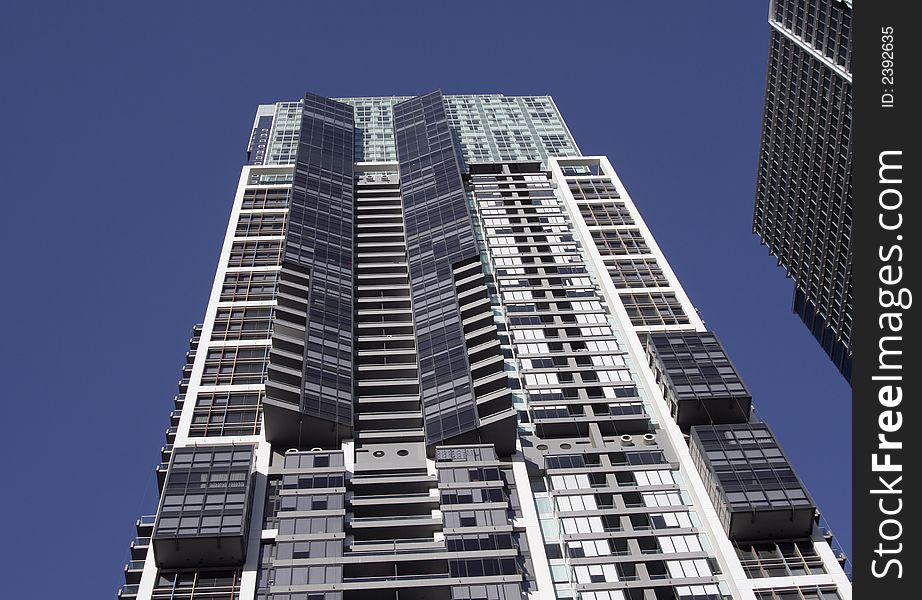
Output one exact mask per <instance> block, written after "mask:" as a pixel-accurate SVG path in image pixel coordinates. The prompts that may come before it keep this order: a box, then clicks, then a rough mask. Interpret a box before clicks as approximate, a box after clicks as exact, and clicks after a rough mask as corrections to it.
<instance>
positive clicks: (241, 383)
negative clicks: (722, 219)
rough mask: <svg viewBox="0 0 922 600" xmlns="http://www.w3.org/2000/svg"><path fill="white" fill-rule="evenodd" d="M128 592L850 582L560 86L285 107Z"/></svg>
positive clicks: (659, 589) (275, 118)
mask: <svg viewBox="0 0 922 600" xmlns="http://www.w3.org/2000/svg"><path fill="white" fill-rule="evenodd" d="M175 405H176V409H175V411H174V412H173V413H172V414H171V427H170V429H169V430H167V445H166V446H164V448H163V449H162V461H163V462H162V463H161V464H160V466H159V467H158V468H157V475H158V481H159V484H160V502H159V508H158V511H157V514H156V515H155V516H153V517H142V518H141V519H140V520H139V521H138V538H136V539H135V540H134V541H133V542H132V545H131V553H132V559H133V560H132V561H131V562H130V563H129V564H128V565H127V567H126V570H125V574H126V579H127V583H126V585H125V587H123V588H122V590H121V591H120V593H119V597H120V598H122V599H128V598H139V599H144V600H153V599H156V600H167V599H169V600H205V599H209V600H216V599H220V600H238V599H239V600H251V599H258V600H366V599H372V600H417V599H420V600H422V599H425V600H512V599H516V600H525V599H528V600H551V599H554V598H560V599H564V598H573V599H579V600H666V599H672V600H675V599H678V600H718V599H721V600H723V599H730V598H734V599H744V600H755V599H758V600H782V599H783V600H791V599H794V598H797V599H800V600H848V599H849V598H850V597H851V587H850V583H849V581H848V578H847V576H846V574H845V573H844V571H843V569H842V567H841V565H840V563H839V557H837V556H836V554H835V553H834V551H833V550H832V549H831V547H830V537H829V535H828V533H827V532H826V531H825V530H824V529H823V528H822V527H820V526H819V525H818V518H817V512H816V507H815V506H814V503H813V501H812V500H811V498H810V496H809V495H808V493H807V491H806V490H805V489H804V486H803V484H802V483H801V481H800V480H799V479H798V477H797V476H796V475H795V473H794V471H793V470H792V468H791V466H790V464H789V462H788V460H787V459H786V458H785V455H784V453H783V452H782V451H781V449H780V448H779V446H778V444H777V441H776V439H775V437H774V435H773V434H772V432H771V430H770V429H769V428H768V426H767V425H765V424H764V423H761V422H759V421H758V420H757V419H755V418H754V417H753V412H752V406H751V405H752V398H751V396H750V394H749V392H748V391H747V389H746V386H745V385H744V384H743V382H742V381H741V379H740V377H739V375H738V373H737V371H736V369H735V368H734V367H733V364H732V363H731V362H730V360H729V358H728V357H727V355H726V354H725V352H724V350H723V347H722V346H721V344H720V342H719V340H718V339H717V336H716V335H715V334H714V333H713V332H711V331H708V330H707V329H706V328H705V326H704V324H703V323H702V321H701V320H700V318H699V317H698V314H697V312H696V311H695V309H694V307H693V306H692V305H691V303H690V302H689V299H688V297H687V296H686V295H685V292H684V291H683V290H682V287H681V286H680V285H679V282H678V281H677V280H676V277H675V275H674V274H673V272H672V270H671V269H670V268H669V264H668V263H667V261H666V259H665V258H664V257H663V255H662V253H661V252H660V249H659V247H658V246H657V244H656V242H655V240H654V239H653V237H652V236H651V235H650V231H649V230H648V229H647V227H646V225H645V224H644V222H643V219H642V218H641V217H640V214H639V213H638V212H637V209H636V207H635V206H634V203H633V201H632V200H631V197H630V195H629V194H628V192H627V191H626V190H625V189H624V186H623V185H622V184H621V181H620V180H619V179H618V176H617V174H616V173H615V171H614V169H613V168H612V166H611V164H609V162H608V160H607V159H606V158H604V157H599V156H582V155H581V154H580V152H579V150H578V148H577V146H576V143H575V142H574V140H573V137H572V136H571V135H570V132H569V131H568V130H567V127H566V125H565V124H564V122H563V119H562V118H561V117H560V114H559V112H558V110H557V107H556V106H555V104H554V102H553V101H552V100H551V98H550V97H547V96H526V97H506V96H502V95H471V96H443V95H442V94H441V93H440V92H432V93H429V94H425V95H422V96H417V97H406V98H397V97H378V98H342V99H335V100H334V99H328V98H323V97H320V96H316V95H313V94H307V95H306V96H305V98H304V99H303V100H300V101H297V102H280V103H277V104H273V105H266V106H260V107H259V109H258V111H257V116H256V120H255V123H254V126H253V133H252V138H251V140H250V144H249V161H248V163H247V164H246V165H245V166H244V167H243V169H242V173H241V175H240V183H239V185H238V188H237V193H236V196H235V198H234V203H233V209H232V212H231V217H230V222H229V224H228V229H227V234H226V237H225V240H224V246H223V248H222V251H221V256H220V259H219V261H218V268H217V274H216V276H215V280H214V286H213V289H212V293H211V298H210V301H209V304H208V308H207V310H206V313H205V319H204V322H203V324H202V325H199V326H196V327H195V328H194V329H193V333H192V339H191V343H190V351H189V353H188V354H187V360H186V366H185V368H184V370H183V378H182V380H181V382H180V393H179V395H178V396H177V397H176V399H175Z"/></svg>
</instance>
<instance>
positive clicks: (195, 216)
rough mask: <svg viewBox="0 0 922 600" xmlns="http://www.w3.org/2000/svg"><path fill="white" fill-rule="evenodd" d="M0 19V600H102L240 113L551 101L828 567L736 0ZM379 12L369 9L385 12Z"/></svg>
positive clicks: (147, 8) (823, 397)
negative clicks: (771, 434) (761, 180)
mask: <svg viewBox="0 0 922 600" xmlns="http://www.w3.org/2000/svg"><path fill="white" fill-rule="evenodd" d="M332 4H333V3H319V2H318V3H304V2H274V3H266V4H265V5H262V4H257V3H246V4H244V3H235V2H220V3H219V2H188V3H170V2H166V3H164V2H157V3H130V2H125V3H114V2H113V3H100V2H86V3H84V2H44V3H12V2H10V3H6V4H5V6H4V8H3V9H0V10H2V12H0V67H2V74H3V82H4V84H5V85H4V86H3V93H2V94H0V103H2V114H3V115H4V117H5V123H4V127H3V132H4V134H5V136H4V137H5V139H4V143H3V144H2V146H0V155H2V156H0V175H2V181H3V184H4V193H3V197H4V213H5V215H4V218H3V219H0V248H2V252H0V261H2V271H3V276H4V278H5V281H6V283H5V285H4V293H3V294H0V303H2V310H3V314H4V315H6V317H5V320H4V335H3V343H2V346H0V348H2V361H0V365H2V369H3V381H4V383H5V390H4V393H3V399H4V408H5V413H6V414H5V419H4V422H5V423H6V429H7V431H6V432H5V440H6V442H7V444H6V447H7V450H8V459H7V460H8V467H7V473H9V472H10V467H12V476H8V477H7V478H6V485H5V486H4V488H5V493H4V494H0V519H2V529H0V531H2V532H3V540H4V542H3V544H2V546H0V565H2V567H0V570H2V571H3V572H6V573H8V575H7V576H6V577H4V595H8V596H9V597H11V598H12V597H15V598H20V599H26V598H47V597H48V595H49V593H50V592H49V591H48V590H47V589H44V588H43V587H42V586H41V584H40V583H39V582H44V581H49V580H51V581H55V582H58V584H59V585H65V586H67V588H68V589H69V590H74V591H75V592H76V593H75V594H71V595H72V597H78V598H97V597H114V592H115V589H116V588H117V587H118V586H119V585H120V584H121V583H122V581H123V580H122V577H121V569H122V565H123V564H124V562H125V561H126V560H127V559H128V542H129V540H130V538H131V537H132V535H133V522H134V520H135V519H136V518H137V516H138V515H139V514H141V513H149V512H150V511H151V510H152V508H153V506H154V503H155V490H156V488H155V484H154V474H153V468H154V465H155V464H156V463H157V462H158V461H159V452H158V449H159V448H160V446H161V445H162V444H163V443H164V437H163V430H164V429H165V428H166V427H167V426H168V423H167V414H168V412H169V410H170V408H171V401H172V397H173V395H174V394H175V393H176V382H177V380H178V379H179V377H180V368H181V366H182V362H183V358H184V353H185V351H186V349H187V346H186V344H187V340H188V337H189V331H190V328H191V327H192V325H193V324H194V323H196V322H198V321H200V320H201V319H202V316H203V314H204V308H205V304H206V301H207V295H208V292H209V289H210V285H211V281H212V277H213V273H214V268H215V264H216V261H217V258H218V252H219V248H220V244H221V240H222V237H223V232H224V228H225V225H226V218H227V216H228V214H229V211H230V204H231V199H232V197H233V192H234V189H235V187H236V183H237V177H238V173H239V168H240V165H241V164H242V163H243V161H244V158H245V155H244V152H245V147H246V143H247V138H248V135H249V127H250V125H251V123H252V118H253V114H254V111H255V108H256V105H257V104H259V103H266V102H273V101H275V100H280V99H294V98H297V97H298V96H300V95H301V94H302V93H303V92H304V91H306V90H310V91H313V92H316V93H319V94H324V95H330V96H353V95H390V94H417V93H422V92H426V91H429V90H432V89H435V88H441V89H442V90H443V91H445V92H446V93H487V92H502V93H506V94H551V95H552V96H554V98H555V100H556V102H557V104H558V106H559V108H560V110H561V111H562V113H563V115H564V118H565V119H566V120H567V124H568V125H569V127H570V129H571V131H572V132H573V135H574V136H575V138H576V140H577V142H578V144H579V145H580V148H581V149H582V151H583V152H584V153H587V154H606V155H608V156H609V158H610V159H611V161H612V163H613V164H614V166H615V168H616V169H617V170H618V172H619V174H620V176H621V178H622V180H623V181H624V183H625V185H626V186H627V187H628V189H629V190H630V192H631V195H632V197H633V198H634V200H635V202H636V203H637V205H638V207H639V209H640V210H641V211H642V213H643V215H644V217H645V219H646V221H647V223H648V225H649V226H650V228H651V229H652V231H653V233H654V235H655V236H656V238H657V241H658V242H659V244H660V246H661V247H662V249H663V251H664V252H665V253H666V256H667V258H668V259H669V261H670V263H671V264H672V267H673V269H674V270H675V271H676V273H677V275H678V276H679V278H680V279H681V281H682V283H683V285H684V286H685V289H686V290H687V292H688V293H689V295H690V297H691V299H692V301H693V302H694V303H695V304H696V306H697V307H698V308H699V310H700V311H701V313H702V316H703V318H704V319H705V321H706V323H707V324H708V326H709V327H710V328H712V329H714V330H716V331H717V333H718V334H719V335H720V337H721V339H722V341H723V343H724V345H725V346H726V347H727V349H728V350H729V352H730V354H731V357H732V358H733V360H734V362H735V363H736V365H737V367H738V368H739V370H740V371H741V372H742V374H743V376H744V378H745V380H746V382H747V384H748V386H749V387H750V389H751V390H752V392H753V395H754V398H755V402H756V405H757V409H758V411H759V413H760V415H761V416H762V417H763V418H764V419H765V420H767V421H768V422H769V423H770V424H771V425H772V427H773V428H774V430H775V432H776V434H777V435H778V436H779V437H780V438H781V440H782V442H783V444H784V447H785V450H786V452H787V453H788V455H789V456H790V457H791V458H792V459H793V461H794V464H795V467H796V468H797V470H798V473H799V474H800V475H801V477H802V478H803V479H804V480H805V482H806V484H807V486H808V487H809V489H810V491H811V493H812V494H813V496H814V498H815V499H816V500H817V502H818V504H819V506H820V507H821V509H822V511H823V514H824V516H825V517H826V518H827V519H828V521H829V522H830V524H831V525H832V527H833V529H834V531H835V532H836V534H837V537H838V538H839V540H840V541H841V542H842V543H843V544H844V545H845V547H846V548H849V547H850V537H851V535H850V534H851V532H850V518H851V515H850V510H851V497H850V494H851V490H850V476H851V473H850V463H849V460H850V459H849V457H850V434H849V427H850V421H849V419H850V411H851V408H850V390H849V388H848V387H847V386H846V384H845V383H844V381H843V379H842V378H841V376H840V375H839V374H838V372H836V370H835V369H834V368H833V367H832V365H831V363H830V362H829V361H828V359H827V358H826V357H825V355H824V354H823V353H822V351H821V350H820V348H819V347H818V346H817V344H816V343H815V342H814V341H813V339H812V337H811V336H810V335H809V333H808V332H807V330H806V328H805V327H804V326H803V324H802V323H801V322H800V321H799V320H798V319H797V318H796V317H795V316H794V315H793V314H792V313H791V309H790V305H791V294H792V285H791V282H790V281H788V280H786V279H785V278H784V275H783V271H782V270H781V269H779V268H777V267H776V266H775V260H774V259H773V258H772V257H770V256H769V255H768V252H767V251H766V250H765V248H764V247H762V246H760V245H759V243H758V241H757V238H756V237H755V236H753V235H752V233H751V218H752V208H753V197H754V190H755V169H756V160H757V150H758V140H759V129H760V118H761V110H762V97H763V92H764V82H765V64H766V56H767V42H768V25H767V23H766V15H767V4H768V2H767V1H764V2H758V1H756V2H738V1H730V0H726V1H719V2H698V3H689V2H679V1H675V2H626V1H624V2H604V3H603V2H598V3H592V4H590V3H582V2H572V3H568V4H566V5H564V4H561V3H543V2H508V3H505V2H502V3H500V2H489V3H488V2H479V1H474V2H467V3H440V2H425V3H423V2H421V3H382V2H374V3H358V4H351V5H350V6H348V7H347V6H345V3H342V4H343V6H338V7H333V6H328V5H332ZM387 7H390V8H387Z"/></svg>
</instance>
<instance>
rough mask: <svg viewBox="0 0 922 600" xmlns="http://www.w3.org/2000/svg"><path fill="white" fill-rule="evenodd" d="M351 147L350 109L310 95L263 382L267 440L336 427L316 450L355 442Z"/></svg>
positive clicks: (320, 439) (303, 118) (320, 438)
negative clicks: (335, 443) (330, 444)
mask: <svg viewBox="0 0 922 600" xmlns="http://www.w3.org/2000/svg"><path fill="white" fill-rule="evenodd" d="M354 143H355V140H354V121H353V109H352V107H351V106H349V105H347V104H342V103H340V102H336V101H334V100H329V99H327V98H323V97H321V96H317V95H314V94H307V95H305V98H304V105H303V112H302V116H301V133H300V138H299V142H298V154H297V159H296V162H295V173H294V182H293V186H292V195H291V204H290V210H289V220H288V227H287V230H286V233H285V248H284V255H283V261H282V272H281V277H280V297H279V305H280V315H279V316H278V317H277V326H276V327H274V329H273V360H272V364H270V368H269V381H268V383H267V401H266V403H267V408H266V429H267V437H268V438H269V439H270V441H282V440H288V441H291V438H293V437H294V436H297V438H298V439H299V440H300V438H301V436H302V433H303V431H306V430H307V429H306V426H307V422H305V421H304V418H303V417H308V418H309V419H308V421H314V424H318V423H316V420H319V421H322V422H326V423H330V424H331V426H330V427H320V428H313V429H311V435H312V436H316V437H317V439H316V441H317V442H318V443H319V442H325V441H327V440H328V438H332V439H342V438H348V437H349V435H350V434H351V427H352V418H353V412H352V392H353V332H352V330H353V290H352V277H353V203H354V198H353V196H354V190H353V185H354V180H353V177H354V173H353V155H354ZM305 286H306V287H305ZM284 289H288V290H289V291H290V292H291V293H290V294H288V295H289V296H291V297H290V298H289V297H287V296H286V297H284V298H283V297H282V294H281V292H282V291H283V290H284ZM286 299H287V300H289V301H288V302H286V301H285V300H286ZM286 310H287V313H286V312H285V311H286ZM299 313H300V314H299ZM302 315H303V318H301V317H302ZM301 327H303V334H301V331H300V329H301ZM299 334H300V335H302V336H303V337H302V339H301V340H298V339H297V337H298V336H299ZM299 342H300V343H299ZM302 344H303V346H302ZM298 354H300V356H301V359H302V362H301V369H300V371H301V373H300V377H298V375H297V372H296V370H295V369H293V367H294V366H295V365H293V364H292V362H293V361H294V360H297V357H298ZM293 371H294V372H293ZM297 379H300V382H298V381H297ZM296 384H297V387H295V385H296ZM295 400H297V405H296V406H295V405H293V404H294V401H295ZM279 409H281V410H279ZM295 409H297V410H299V412H300V413H301V416H299V417H298V418H297V419H295V418H293V415H291V414H290V411H291V410H295Z"/></svg>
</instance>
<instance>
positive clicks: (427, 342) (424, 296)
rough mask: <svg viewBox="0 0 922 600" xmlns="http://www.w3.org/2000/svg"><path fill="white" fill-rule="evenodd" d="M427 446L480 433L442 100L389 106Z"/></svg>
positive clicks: (457, 182)
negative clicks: (458, 283)
mask: <svg viewBox="0 0 922 600" xmlns="http://www.w3.org/2000/svg"><path fill="white" fill-rule="evenodd" d="M394 129H395V132H396V141H397V155H398V158H399V163H400V177H401V191H402V195H403V207H404V222H405V224H406V239H407V259H408V266H409V270H410V288H411V296H412V300H413V315H414V319H415V323H416V336H417V345H418V349H417V352H418V354H419V368H420V396H421V399H422V402H423V413H424V421H425V428H426V442H427V443H428V444H434V443H437V442H440V441H443V440H446V439H448V438H451V437H453V436H457V435H460V434H463V433H466V432H470V431H473V430H474V429H476V428H477V426H478V415H477V406H476V401H475V398H474V389H473V382H472V380H471V370H470V365H469V361H468V357H467V348H466V345H465V340H464V329H463V327H462V322H461V321H462V317H461V313H460V309H459V307H458V300H457V298H456V295H455V290H454V273H453V266H454V265H456V264H458V263H460V262H462V261H465V260H472V259H475V260H479V259H478V257H479V253H478V250H477V243H476V241H475V238H474V230H473V226H472V224H471V217H470V213H469V212H468V208H467V204H466V200H465V193H464V182H463V181H462V179H461V170H460V165H459V163H458V157H457V154H456V152H455V147H454V144H453V143H452V134H451V129H450V127H449V125H448V119H447V117H446V115H445V108H444V106H443V103H442V93H441V92H439V91H435V92H431V93H428V94H425V95H423V96H418V97H416V98H413V99H412V100H407V101H405V102H401V103H399V104H396V105H395V106H394Z"/></svg>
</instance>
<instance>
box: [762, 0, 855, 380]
mask: <svg viewBox="0 0 922 600" xmlns="http://www.w3.org/2000/svg"><path fill="white" fill-rule="evenodd" d="M770 21H771V22H772V24H774V25H775V26H776V27H777V28H778V29H775V28H773V29H772V33H771V38H770V41H769V55H768V76H767V81H766V86H765V110H764V116H763V123H762V140H761V147H760V155H759V169H758V176H757V182H756V202H755V212H754V216H753V232H754V233H756V234H758V235H759V237H760V238H761V241H762V243H763V244H765V245H766V246H767V247H768V250H769V252H771V254H772V255H774V256H776V257H777V258H778V264H779V265H781V266H783V267H784V268H785V271H786V273H787V275H788V276H789V277H791V278H792V279H793V280H794V282H795V288H796V290H795V295H794V301H793V309H794V312H795V313H796V314H797V315H798V316H799V317H800V318H801V320H803V322H804V323H805V324H806V326H807V327H808V328H809V329H810V332H811V333H812V334H813V335H814V337H815V338H816V340H817V341H818V342H819V344H820V345H821V346H822V348H823V350H824V351H825V352H826V353H827V354H828V355H829V356H830V358H831V359H832V360H833V362H834V363H835V365H836V367H837V368H838V369H839V370H840V371H841V372H842V374H843V375H844V376H845V378H846V379H850V378H851V329H852V315H851V313H852V272H851V271H852V269H851V234H852V165H851V149H850V144H851V121H852V84H851V42H850V32H851V6H850V5H849V4H848V3H846V2H838V1H833V0H777V1H775V2H773V3H772V9H771V16H770ZM779 29H780V30H779ZM817 54H818V55H820V56H822V57H823V59H820V58H818V56H817Z"/></svg>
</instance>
